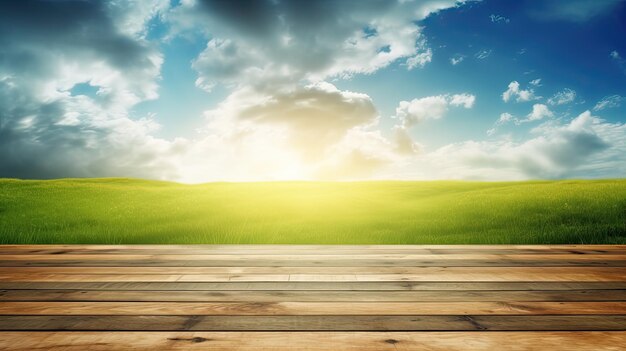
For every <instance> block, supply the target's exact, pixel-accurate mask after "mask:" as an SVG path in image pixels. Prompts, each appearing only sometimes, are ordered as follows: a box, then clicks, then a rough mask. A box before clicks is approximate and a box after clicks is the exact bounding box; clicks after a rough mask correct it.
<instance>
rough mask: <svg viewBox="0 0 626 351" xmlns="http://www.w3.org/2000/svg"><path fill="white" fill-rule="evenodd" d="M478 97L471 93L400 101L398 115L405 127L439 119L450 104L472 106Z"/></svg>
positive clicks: (397, 109)
mask: <svg viewBox="0 0 626 351" xmlns="http://www.w3.org/2000/svg"><path fill="white" fill-rule="evenodd" d="M475 101H476V97H475V96H474V95H471V94H465V93H464V94H455V95H436V96H428V97H424V98H419V99H413V100H411V101H400V103H399V104H398V107H397V108H396V117H397V118H399V119H400V121H401V122H402V125H403V126H404V127H407V128H408V127H411V126H413V125H415V124H417V123H420V122H423V121H425V120H429V119H439V118H441V117H443V116H444V115H445V114H446V112H448V106H463V107H464V108H467V109H469V108H472V106H474V102H475Z"/></svg>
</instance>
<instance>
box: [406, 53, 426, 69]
mask: <svg viewBox="0 0 626 351" xmlns="http://www.w3.org/2000/svg"><path fill="white" fill-rule="evenodd" d="M432 59H433V52H432V50H431V49H430V48H428V49H426V51H425V52H421V53H419V54H417V55H415V56H413V57H409V58H408V59H407V60H406V66H407V68H408V69H409V70H412V69H413V68H415V67H419V68H422V67H424V66H426V64H427V63H429V62H431V61H432Z"/></svg>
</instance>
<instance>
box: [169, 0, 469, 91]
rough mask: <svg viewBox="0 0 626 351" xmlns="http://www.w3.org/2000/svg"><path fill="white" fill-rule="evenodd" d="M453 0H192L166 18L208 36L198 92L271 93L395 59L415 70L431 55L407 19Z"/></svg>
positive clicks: (199, 66)
mask: <svg viewBox="0 0 626 351" xmlns="http://www.w3.org/2000/svg"><path fill="white" fill-rule="evenodd" d="M458 3H459V2H457V1H454V0H443V1H441V0H439V1H435V0H433V1H398V2H394V1H386V0H375V1H368V2H366V3H363V2H360V1H336V2H328V1H306V2H305V1H297V2H293V1H280V2H278V1H273V0H262V1H255V2H254V4H251V3H250V2H249V1H245V0H235V1H210V0H205V1H200V0H198V1H184V2H182V4H181V5H180V6H178V7H177V8H175V9H174V10H173V11H172V13H171V14H170V15H169V18H170V20H171V21H172V22H173V23H175V24H176V27H177V28H178V30H181V31H183V30H185V28H189V27H193V28H198V27H199V28H202V29H203V30H204V31H205V32H206V33H207V36H210V37H211V38H212V39H211V40H210V41H209V43H208V45H207V47H206V49H205V50H204V52H203V53H202V54H201V55H200V56H199V57H198V58H197V59H196V60H195V61H194V68H195V69H196V70H197V71H198V75H199V78H198V85H199V86H200V87H203V88H205V89H211V88H212V87H213V86H214V85H215V84H218V83H224V84H229V85H237V86H244V85H246V86H250V85H255V86H256V87H257V88H264V86H267V85H270V86H272V87H274V88H275V87H276V85H278V86H282V85H284V84H293V83H295V82H298V81H300V80H303V79H305V80H308V81H321V80H324V79H326V78H329V77H349V76H351V75H354V74H368V73H372V72H375V71H377V70H379V69H381V68H384V67H387V66H388V65H390V64H391V63H393V62H396V61H398V62H400V63H403V64H405V65H406V67H407V69H413V68H417V67H423V66H424V65H426V64H427V63H428V62H430V61H431V60H432V50H431V49H430V48H428V46H427V43H426V40H425V38H424V36H423V35H422V30H421V28H420V27H419V26H417V25H416V24H415V22H416V21H419V20H421V19H424V18H425V17H426V16H427V15H429V14H431V13H433V12H436V11H438V10H440V9H445V8H449V7H453V6H456V5H457V4H458ZM240 9H247V10H246V11H240Z"/></svg>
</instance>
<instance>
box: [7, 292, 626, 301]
mask: <svg viewBox="0 0 626 351" xmlns="http://www.w3.org/2000/svg"><path fill="white" fill-rule="evenodd" d="M0 301H119V302H121V301H152V302H161V301H163V302H167V301H170V302H171V301H178V302H248V301H256V302H281V301H292V302H293V301H296V302H297V301H300V302H320V301H326V302H332V301H346V302H351V301H362V302H401V301H404V302H411V301H413V302H419V301H459V302H460V301H626V290H617V289H614V290H537V291H533V290H511V291H507V290H486V291H481V290H434V291H428V290H423V291H385V290H382V291H367V290H364V291H349V290H344V291H341V290H321V291H308V290H230V291H229V290H221V291H217V290H207V291H202V290H178V291H176V293H172V291H171V290H147V291H146V290H37V289H33V290H0Z"/></svg>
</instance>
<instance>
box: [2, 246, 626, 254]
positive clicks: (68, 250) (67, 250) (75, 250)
mask: <svg viewBox="0 0 626 351" xmlns="http://www.w3.org/2000/svg"><path fill="white" fill-rule="evenodd" d="M102 254H106V255H133V254H135V255H155V254H158V255H251V254H254V255H296V254H304V255H319V256H324V255H380V254H421V255H429V254H431V255H432V254H436V255H448V254H492V255H513V254H515V255H536V254H539V255H542V254H551V255H555V254H557V255H558V254H576V255H598V254H602V255H626V249H616V248H604V249H594V248H593V247H591V248H579V249H573V248H528V249H509V248H489V249H484V248H483V249H480V248H467V247H466V248H456V249H455V248H446V249H425V248H421V247H420V246H415V247H414V248H410V249H408V248H404V249H397V248H394V247H393V246H391V247H389V248H384V249H363V248H360V247H355V248H334V247H328V248H323V249H310V248H304V249H303V248H300V249H296V248H290V249H278V250H272V249H264V248H243V249H241V248H223V249H212V248H199V249H182V248H171V249H145V248H126V249H124V248H106V249H102V248H81V247H80V246H78V247H58V248H47V249H46V248H38V247H37V245H32V246H28V247H26V248H2V247H0V255H62V256H67V255H70V256H71V255H102Z"/></svg>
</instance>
